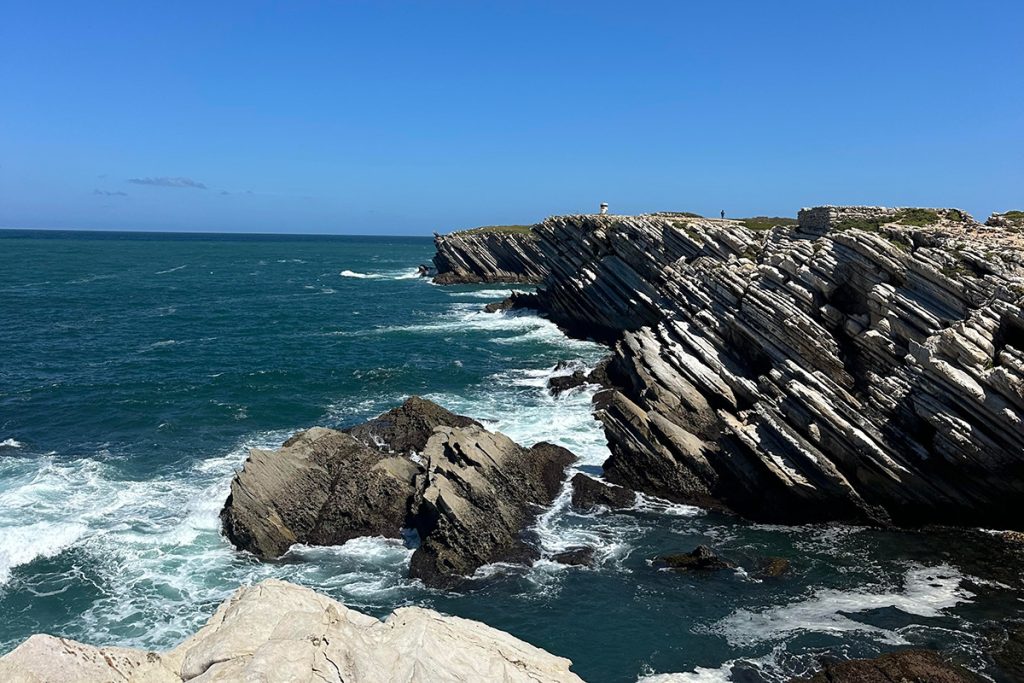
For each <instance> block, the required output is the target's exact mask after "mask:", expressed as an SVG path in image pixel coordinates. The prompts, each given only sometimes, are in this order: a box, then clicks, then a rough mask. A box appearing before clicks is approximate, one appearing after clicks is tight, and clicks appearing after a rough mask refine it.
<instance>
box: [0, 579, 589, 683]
mask: <svg viewBox="0 0 1024 683" xmlns="http://www.w3.org/2000/svg"><path fill="white" fill-rule="evenodd" d="M571 664H572V662H570V661H569V660H568V659H563V658H561V657H556V656H554V655H551V654H548V653H547V652H545V651H544V650H541V649H539V648H537V647H534V646H532V645H529V644H528V643H525V642H523V641H521V640H518V639H516V638H514V637H512V636H511V635H509V634H507V633H504V632H503V631H499V630H497V629H493V628H491V627H489V626H486V625H485V624H481V623H479V622H475V621H470V620H468V619H460V618H458V617H451V616H445V615H442V614H439V613H437V612H434V611H433V610H428V609H423V608H420V607H402V608H399V609H397V610H395V611H394V612H393V613H392V614H391V615H390V616H389V617H388V618H387V619H386V620H384V621H378V620H377V619H375V618H373V617H371V616H367V615H365V614H362V613H360V612H356V611H355V610H351V609H348V608H347V607H345V606H344V605H342V604H341V603H339V602H337V601H335V600H332V599H330V598H328V597H326V596H324V595H320V594H318V593H315V592H313V591H311V590H309V589H308V588H302V587H300V586H295V585H293V584H290V583H286V582H284V581H276V580H273V579H271V580H268V581H264V582H263V583H260V584H257V585H255V586H250V587H243V588H240V589H238V590H237V591H236V592H235V594H234V595H233V596H232V597H231V598H229V599H228V600H226V601H225V602H224V603H223V604H222V605H221V606H220V608H219V609H218V610H217V612H216V613H215V614H214V615H213V616H212V617H211V618H210V620H209V621H208V622H207V623H206V625H205V626H204V627H203V628H202V629H200V630H199V631H198V632H197V633H195V634H194V635H193V636H191V637H190V638H188V639H187V640H185V641H184V642H183V643H181V644H180V645H178V646H177V647H176V648H174V649H173V650H170V651H167V652H163V653H154V652H143V651H141V650H130V649H125V648H97V647H92V646H89V645H83V644H81V643H76V642H75V641H70V640H66V639H63V638H54V637H52V636H46V635H35V636H32V637H31V638H29V639H28V640H26V641H25V642H24V643H22V644H21V645H19V646H18V647H17V648H15V649H14V651H12V652H10V653H9V654H7V655H5V656H4V657H2V658H0V680H3V681H7V682H10V683H96V682H99V681H137V682H140V683H141V682H142V681H145V682H146V683H150V682H152V683H183V682H184V681H195V682H196V683H199V682H202V683H228V682H233V681H242V680H245V681H257V680H258V681H314V680H315V681H323V682H324V683H343V682H344V683H377V682H380V683H385V682H388V681H423V682H427V681H430V682H433V681H449V682H455V681H475V680H500V681H522V682H523V683H527V682H534V681H566V682H570V681H571V682H579V681H580V680H581V679H580V678H579V677H578V676H576V675H575V674H573V673H572V672H571V671H570V670H569V667H570V666H571Z"/></svg>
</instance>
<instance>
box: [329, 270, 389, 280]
mask: <svg viewBox="0 0 1024 683" xmlns="http://www.w3.org/2000/svg"><path fill="white" fill-rule="evenodd" d="M338 275H340V276H342V277H354V278H359V279H360V280H374V279H377V278H380V277H383V276H382V275H378V274H376V273H357V272H355V271H354V270H343V271H341V272H340V273H338Z"/></svg>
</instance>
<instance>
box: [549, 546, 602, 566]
mask: <svg viewBox="0 0 1024 683" xmlns="http://www.w3.org/2000/svg"><path fill="white" fill-rule="evenodd" d="M551 560H552V561H553V562H558V563H559V564H567V565H571V566H576V567H589V566H591V565H593V564H594V549H593V548H570V549H569V550H565V551H563V552H560V553H556V554H554V555H552V556H551Z"/></svg>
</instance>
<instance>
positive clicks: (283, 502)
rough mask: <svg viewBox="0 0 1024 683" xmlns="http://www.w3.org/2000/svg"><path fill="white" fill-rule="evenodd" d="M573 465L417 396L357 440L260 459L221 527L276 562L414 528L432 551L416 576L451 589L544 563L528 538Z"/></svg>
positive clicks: (338, 438)
mask: <svg viewBox="0 0 1024 683" xmlns="http://www.w3.org/2000/svg"><path fill="white" fill-rule="evenodd" d="M573 460H574V456H573V455H572V453H570V452H569V451H567V450H566V449H564V448H561V447H559V446H555V445H552V444H549V443H538V444H536V445H534V446H533V447H531V448H524V447H522V446H520V445H518V444H517V443H515V442H514V441H512V440H511V439H509V438H508V437H507V436H505V435H503V434H500V433H496V432H489V431H487V430H486V429H484V428H483V427H482V426H480V424H479V423H478V422H476V421H475V420H473V419H471V418H468V417H464V416H461V415H455V414H454V413H451V412H449V411H447V410H445V409H444V408H442V407H441V406H439V405H437V404H435V403H432V402H430V401H427V400H425V399H422V398H419V397H415V396H414V397H412V398H410V399H409V400H408V401H406V402H405V403H404V404H403V405H402V406H400V407H398V408H395V409H393V410H390V411H388V412H387V413H384V414H383V415H381V416H379V417H377V418H374V419H373V420H370V421H369V422H366V423H364V424H361V425H358V426H355V427H352V428H351V429H349V430H347V432H339V431H336V430H333V429H324V428H322V427H315V428H313V429H309V430H307V431H305V432H301V433H300V434H297V435H295V436H293V437H292V438H291V439H289V440H288V441H286V442H285V443H284V445H283V446H282V447H281V449H280V450H278V451H276V452H272V451H263V450H259V449H253V451H252V452H251V454H250V456H249V458H248V460H246V462H245V465H244V466H243V468H242V470H241V472H239V473H238V474H237V475H236V476H235V478H234V479H233V480H232V482H231V495H230V496H229V498H228V500H227V502H226V503H225V505H224V509H223V511H222V512H221V518H222V521H223V525H224V531H225V534H226V535H227V537H228V538H229V539H230V540H231V542H232V543H233V544H234V545H235V546H237V547H238V548H241V549H244V550H248V551H250V552H252V553H254V554H256V555H258V556H259V557H262V558H265V559H273V558H276V557H280V556H281V555H283V554H284V553H285V552H287V550H288V548H289V547H291V546H292V545H293V544H295V543H306V544H310V545H340V544H342V543H345V542H346V541H349V540H351V539H353V538H357V537H360V536H384V537H386V538H400V537H401V536H402V530H403V529H406V528H414V529H416V531H417V532H419V536H420V539H421V541H422V542H421V544H420V547H419V548H417V549H416V551H415V552H414V553H413V556H412V561H411V565H410V576H412V577H413V578H419V579H421V580H422V581H423V582H424V583H425V584H427V585H429V586H436V587H447V586H450V585H452V584H454V583H456V582H457V581H458V580H460V579H461V578H462V577H465V576H469V575H471V574H473V572H474V571H475V570H476V569H477V568H479V567H481V566H483V565H485V564H490V563H492V562H519V561H526V560H529V559H531V558H532V557H534V556H535V555H536V551H535V550H534V549H533V548H532V547H531V545H530V544H528V543H526V542H525V541H524V540H523V534H524V532H525V530H526V528H527V527H528V526H529V525H530V524H531V523H532V522H533V520H534V519H535V518H536V516H537V513H538V512H539V511H540V510H541V509H542V508H543V507H544V506H546V505H549V504H550V503H551V501H552V500H554V498H555V496H557V495H558V491H559V489H560V487H561V483H562V479H563V476H564V472H565V468H566V467H567V466H568V465H569V463H570V462H572V461H573Z"/></svg>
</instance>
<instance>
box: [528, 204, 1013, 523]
mask: <svg viewBox="0 0 1024 683" xmlns="http://www.w3.org/2000/svg"><path fill="white" fill-rule="evenodd" d="M789 222H790V223H792V221H789ZM780 223H782V221H780ZM534 231H535V232H536V233H537V235H538V237H539V249H540V251H541V252H542V253H543V258H542V262H543V264H544V265H545V267H546V268H547V269H548V271H549V272H548V275H547V276H546V278H545V279H544V281H543V283H542V285H541V287H540V289H539V290H538V297H537V300H538V303H539V305H540V308H541V309H542V310H543V311H544V312H545V313H546V314H547V315H548V316H549V317H551V318H552V319H553V320H554V321H556V322H558V323H559V324H561V325H562V326H563V327H565V328H566V329H568V330H569V331H571V332H573V333H575V334H577V335H580V336H591V337H595V338H598V339H602V340H605V341H607V342H609V343H611V344H612V345H613V346H614V358H613V360H612V362H611V364H610V365H609V367H608V376H609V378H610V383H611V388H609V389H608V390H606V391H604V392H601V393H600V394H599V395H598V398H597V403H598V411H597V415H598V417H599V419H600V420H601V422H602V423H603V425H604V429H605V433H606V435H607V438H608V442H609V446H610V449H611V451H612V456H611V458H610V459H609V460H608V461H607V462H606V463H605V466H604V469H605V477H606V478H607V479H608V480H609V481H612V482H614V483H617V484H621V485H624V486H628V487H630V488H633V489H636V490H639V491H644V492H648V493H652V494H655V495H658V496H661V497H663V498H667V499H670V500H674V501H680V502H688V503H696V504H701V505H707V506H711V507H718V508H724V509H729V510H733V511H736V512H739V513H741V514H743V515H745V516H747V517H749V518H752V519H756V520H767V521H778V522H806V521H824V520H848V521H855V522H868V523H880V524H889V523H895V524H902V525H917V524H924V523H949V524H957V525H981V526H993V527H999V528H1008V527H1012V528H1018V529H1019V528H1024V508H1022V507H1021V506H1020V505H1019V501H1020V499H1021V498H1020V497H1021V495H1022V494H1024V421H1022V417H1024V310H1022V304H1024V251H1022V244H1024V240H1022V239H1021V235H1020V234H1019V232H1018V231H1017V230H1015V229H1013V228H1004V227H987V226H984V225H981V224H979V223H977V222H976V221H974V219H973V218H972V217H971V216H969V215H968V214H967V213H965V212H963V211H959V210H956V209H894V208H884V207H818V208H814V209H805V210H803V211H801V212H800V215H799V222H798V224H797V225H784V224H780V225H776V226H772V225H771V224H770V222H768V224H766V222H765V221H747V222H744V221H731V220H717V219H704V218H699V217H693V216H686V215H682V214H678V215H675V214H667V215H646V216H597V215H578V216H561V217H553V218H549V219H548V220H546V221H544V222H542V223H540V224H539V225H537V226H535V228H534Z"/></svg>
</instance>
